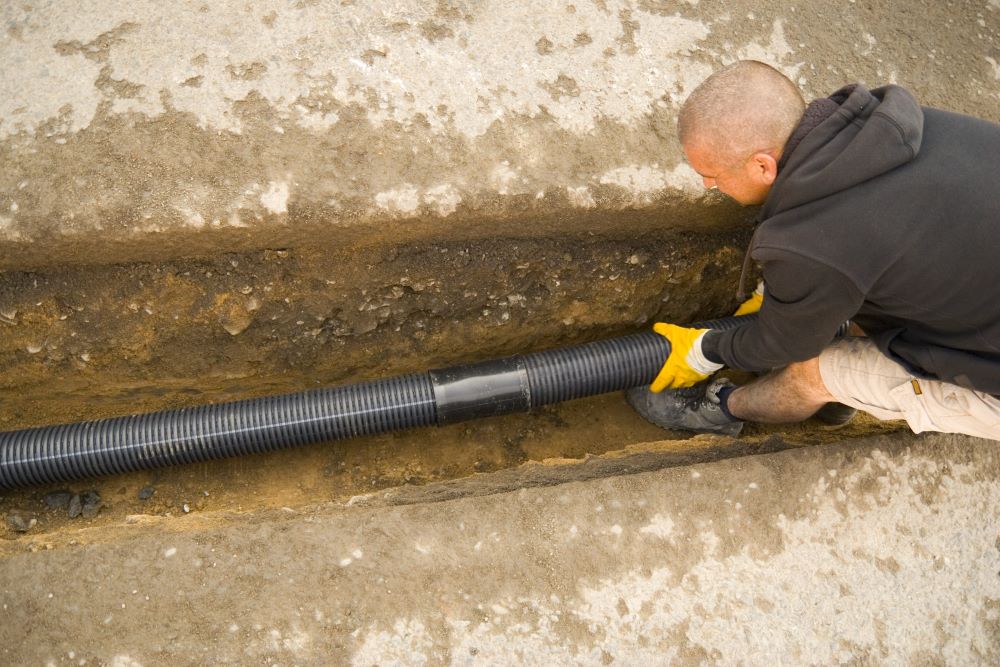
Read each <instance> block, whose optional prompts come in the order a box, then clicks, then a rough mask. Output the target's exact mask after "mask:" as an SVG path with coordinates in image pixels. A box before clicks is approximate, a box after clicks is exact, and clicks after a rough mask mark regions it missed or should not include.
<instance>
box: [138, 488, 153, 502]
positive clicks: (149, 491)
mask: <svg viewBox="0 0 1000 667" xmlns="http://www.w3.org/2000/svg"><path fill="white" fill-rule="evenodd" d="M154 493H156V489H154V488H153V487H151V486H144V487H142V488H141V489H139V500H149V499H150V498H152V497H153V494H154Z"/></svg>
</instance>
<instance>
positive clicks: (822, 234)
mask: <svg viewBox="0 0 1000 667" xmlns="http://www.w3.org/2000/svg"><path fill="white" fill-rule="evenodd" d="M678 131H679V135H680V140H681V144H682V146H683V148H684V152H685V155H686V156H687V158H688V161H689V162H690V164H691V166H692V167H693V168H694V169H695V170H696V171H697V172H698V173H699V174H701V176H702V178H703V180H704V184H705V187H708V188H718V189H719V190H720V191H721V192H723V193H725V194H727V195H729V196H730V197H732V198H733V199H735V200H736V201H738V202H739V203H741V204H744V205H761V208H760V212H759V213H758V215H757V217H756V220H755V224H756V229H755V232H754V235H753V239H752V241H751V243H750V248H749V250H748V253H747V262H746V263H745V266H744V276H743V277H742V278H741V281H740V282H741V291H742V283H743V282H744V280H745V274H746V269H747V266H748V265H749V264H750V260H751V259H752V260H755V261H757V262H758V263H759V265H760V268H761V272H762V274H763V277H764V280H763V285H762V286H761V288H759V290H758V293H757V294H756V295H755V296H754V297H752V298H751V299H750V300H748V301H747V302H746V303H745V304H744V305H743V306H741V310H740V311H738V312H739V313H740V314H744V313H746V312H752V311H753V310H755V309H758V308H759V316H758V318H757V319H756V320H755V321H753V322H751V323H748V324H746V325H744V326H741V327H738V328H735V329H729V330H714V329H713V330H706V329H692V328H685V327H681V326H677V325H673V324H667V323H659V324H657V325H656V326H655V327H654V330H655V331H657V332H658V333H660V334H661V335H663V336H665V337H666V338H668V339H669V340H670V343H671V354H670V357H669V358H668V359H667V361H666V363H665V364H664V366H663V368H662V370H661V371H660V373H659V374H658V376H657V377H656V379H655V380H654V382H653V384H652V386H651V387H650V388H649V389H646V388H645V387H642V388H639V389H636V390H632V391H631V392H629V400H630V402H631V403H632V405H633V406H634V407H635V408H636V409H637V410H638V411H639V412H640V413H641V414H642V415H643V416H644V417H646V418H647V419H649V420H650V421H653V422H654V423H657V424H659V425H660V426H663V427H666V428H686V429H690V430H695V431H707V432H719V433H729V434H736V433H738V432H739V430H740V428H741V426H742V423H743V422H744V421H756V422H770V423H780V422H793V421H801V420H803V419H806V418H808V417H811V416H812V415H814V414H815V413H817V411H819V410H821V409H823V408H824V406H826V405H827V404H835V403H840V404H843V405H846V406H849V407H850V408H856V409H859V410H863V411H865V412H868V413H870V414H872V415H874V416H875V417H877V418H879V419H904V420H906V421H907V422H908V423H909V425H910V427H911V428H912V429H913V431H915V432H917V433H919V432H922V431H942V432H948V433H965V434H968V435H974V436H979V437H984V438H990V439H1000V305H998V304H1000V261H997V258H996V256H995V255H996V252H997V248H1000V197H998V196H997V193H998V192H1000V170H998V169H997V167H996V164H997V156H998V155H1000V125H997V124H995V123H991V122H988V121H985V120H979V119H976V118H972V117H969V116H963V115H960V114H955V113H950V112H947V111H942V110H939V109H934V108H930V107H921V106H920V105H919V104H918V103H917V101H916V100H915V99H914V97H913V96H912V95H911V94H910V93H909V92H908V91H906V90H905V89H903V88H900V87H898V86H886V87H883V88H878V89H874V90H871V91H869V90H867V89H866V88H865V87H863V86H861V85H849V86H845V87H844V88H841V89H840V90H838V91H837V92H835V93H833V94H832V95H831V96H830V97H826V98H822V99H818V100H815V101H813V102H811V103H810V104H808V105H806V104H805V102H804V100H803V99H802V96H801V94H800V93H799V91H798V89H797V88H796V86H795V85H794V84H793V83H792V82H791V81H790V80H789V79H787V78H786V77H785V76H784V75H782V74H781V73H780V72H778V71H777V70H775V69H773V68H772V67H770V66H768V65H765V64H763V63H759V62H756V61H740V62H737V63H735V64H733V65H730V66H729V67H726V68H725V69H723V70H720V71H719V72H717V73H715V74H713V75H712V76H711V77H709V78H708V79H707V80H706V81H705V82H703V83H702V84H701V85H700V86H699V87H698V88H697V89H696V90H695V91H694V92H693V93H692V94H691V96H690V97H689V98H688V100H687V101H686V102H685V103H684V106H683V108H682V109H681V112H680V117H679V120H678ZM846 320H851V321H853V322H854V323H855V325H857V326H856V328H857V330H858V331H859V333H863V334H864V335H863V336H853V337H847V338H843V339H839V340H834V334H835V332H836V331H837V329H838V327H840V325H841V323H843V322H844V321H846ZM724 366H728V367H731V368H736V369H741V370H746V371H754V372H767V374H766V375H764V376H763V377H761V378H759V379H757V380H755V381H753V382H751V383H749V384H746V385H744V386H741V387H735V386H733V385H732V384H730V383H729V382H728V381H727V380H723V379H716V380H712V381H709V378H710V376H711V375H712V374H713V373H715V372H716V371H717V370H719V369H721V368H723V367H724ZM770 369H778V370H775V371H771V370H770ZM768 371H770V372H768ZM687 387H697V388H698V389H697V390H696V391H694V392H692V391H690V390H689V391H683V392H680V391H669V392H664V391H662V390H664V389H667V388H669V389H672V390H677V389H683V388H687Z"/></svg>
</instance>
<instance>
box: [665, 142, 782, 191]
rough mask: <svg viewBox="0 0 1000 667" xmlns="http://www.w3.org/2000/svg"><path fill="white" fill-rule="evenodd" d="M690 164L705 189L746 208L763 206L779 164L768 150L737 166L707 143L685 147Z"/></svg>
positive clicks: (694, 143)
mask: <svg viewBox="0 0 1000 667" xmlns="http://www.w3.org/2000/svg"><path fill="white" fill-rule="evenodd" d="M684 153H685V155H687V159H688V162H689V163H690V164H691V166H692V167H693V168H694V170H695V171H696V172H698V174H699V175H700V176H701V178H702V182H703V183H704V184H705V187H706V188H708V189H710V190H712V189H718V190H719V192H722V193H723V194H726V195H729V196H730V197H732V198H733V199H734V200H736V201H737V202H739V203H740V204H743V205H744V206H756V205H758V204H763V203H764V200H765V199H767V194H768V193H769V192H770V191H771V184H772V183H774V178H775V177H776V176H777V173H778V171H777V162H776V160H775V159H774V157H773V156H771V155H770V154H769V153H768V152H767V151H762V152H759V153H755V154H753V155H751V156H749V157H747V158H746V159H745V160H742V161H738V162H736V163H735V164H734V163H732V162H730V163H726V162H724V161H721V160H719V159H718V158H717V157H716V156H715V155H714V153H713V151H711V150H709V149H708V147H706V146H705V145H704V144H700V143H697V142H690V143H689V144H688V145H685V146H684Z"/></svg>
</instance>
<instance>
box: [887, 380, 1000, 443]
mask: <svg viewBox="0 0 1000 667" xmlns="http://www.w3.org/2000/svg"><path fill="white" fill-rule="evenodd" d="M889 394H890V396H892V398H893V399H894V400H895V401H896V404H897V405H899V409H900V411H901V412H902V413H903V418H904V419H905V420H906V422H907V423H908V424H909V425H910V428H911V429H913V432H914V433H923V432H924V431H937V432H940V433H964V434H966V435H972V436H977V437H981V438H991V439H1000V401H996V400H995V399H993V400H991V399H986V398H984V397H983V396H981V395H980V394H979V393H978V392H974V391H972V390H970V389H963V388H962V387H957V386H955V385H952V384H947V383H943V382H936V381H920V380H913V381H911V382H906V383H904V384H901V385H899V386H898V387H896V388H894V389H892V390H891V391H890V392H889Z"/></svg>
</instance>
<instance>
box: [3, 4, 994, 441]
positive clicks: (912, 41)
mask: <svg viewBox="0 0 1000 667" xmlns="http://www.w3.org/2000/svg"><path fill="white" fill-rule="evenodd" d="M0 15H2V17H3V19H4V30H5V31H6V39H5V40H3V42H2V43H0V67H2V68H3V76H2V77H0V268H2V273H0V401H2V403H3V405H4V409H3V411H0V428H3V429H10V428H19V427H25V426H31V425H38V424H44V423H53V422H59V421H69V420H79V419H89V418H96V417H102V416H109V415H114V414H122V413H128V412H133V411H138V410H149V409H157V408H163V407H174V406H180V405H191V404H197V403H203V402H207V401H216V400H226V399H235V398H241V397H247V396H256V395H262V394H267V393H276V392H282V391H293V390H297V389H302V388H306V387H309V386H313V385H316V384H329V383H335V382H340V381H348V380H354V379H360V378H367V377H375V376H380V375H385V374H394V373H401V372H407V371H412V370H417V369H422V368H426V367H429V366H435V365H444V364H450V363H456V362H460V361H465V360H474V359H481V358H487V357H491V356H498V355H503V354H509V353H514V352H519V351H529V350H536V349H542V348H545V347H549V346H552V345H556V344H564V343H571V342H579V341H583V340H592V339H596V338H601V337H606V336H611V335H618V334H621V333H624V332H627V331H630V330H634V329H636V328H638V327H642V326H645V325H647V324H648V323H649V322H651V321H653V320H654V319H670V320H675V321H686V320H692V319H697V318H701V317H710V316H716V315H719V314H723V313H726V312H728V311H729V309H731V308H732V307H733V305H734V298H733V290H734V286H735V283H736V274H737V273H738V267H739V264H740V260H741V257H742V252H743V247H744V245H745V243H746V241H747V238H748V231H749V230H748V225H747V224H746V222H747V221H748V220H749V219H750V217H751V216H752V211H747V210H743V209H739V208H738V207H736V206H734V205H732V204H731V203H727V202H726V201H725V200H724V198H722V197H720V196H718V195H713V194H711V193H705V192H704V191H703V190H702V188H701V185H700V181H699V179H698V177H697V175H696V174H695V173H694V172H693V171H692V170H691V169H690V168H689V167H688V166H687V165H686V164H685V163H684V161H683V159H682V155H681V152H680V148H679V146H678V144H677V142H676V138H675V132H674V123H675V116H676V111H677V109H678V107H679V104H680V103H681V102H682V101H683V99H684V98H685V96H686V95H687V94H688V93H689V92H690V91H691V90H692V89H693V87H694V86H695V85H697V83H698V82H699V81H701V80H702V79H703V78H704V77H705V76H707V75H708V74H709V73H710V72H711V71H712V70H713V69H714V68H716V67H718V66H720V65H722V64H725V63H728V62H731V61H732V60H734V59H737V58H748V57H749V58H758V59H762V60H765V61H767V62H769V63H771V64H773V65H775V66H777V67H779V68H780V69H781V70H783V71H784V72H785V73H787V74H788V75H789V76H790V77H792V78H793V79H794V80H795V81H797V82H798V83H799V84H800V85H801V86H802V88H803V90H804V91H805V94H806V96H807V97H814V96H819V95H823V94H826V93H828V92H830V91H832V90H834V89H836V88H837V87H839V86H840V85H842V84H844V83H848V82H852V81H863V82H866V83H868V84H870V85H879V84H883V83H887V82H895V83H900V84H903V85H906V86H908V87H910V88H911V89H912V90H913V91H914V92H915V93H916V95H917V96H918V97H919V98H920V99H921V100H922V101H923V102H924V103H926V104H931V105H936V106H942V107H945V108H949V109H952V110H956V111H961V112H968V113H973V114H976V115H979V116H982V117H985V118H990V119H992V120H1000V111H998V109H1000V105H998V103H997V102H998V99H1000V81H998V79H1000V64H998V62H1000V42H998V41H997V34H998V29H1000V6H998V3H997V1H996V0H983V1H981V2H961V3H947V2H936V1H935V2H923V3H920V2H915V3H893V2H858V3H853V2H852V3H843V4H841V3H826V2H819V1H818V0H809V1H804V2H760V3H753V5H752V6H751V5H744V4H743V3H732V2H713V1H712V0H701V1H700V2H699V1H697V0H688V1H684V2H661V1H651V0H649V1H646V0H643V1H638V2H629V1H615V0H595V1H593V2H572V3H571V2H558V3H551V2H536V1H531V2H523V3H501V2H457V1H456V2H451V1H444V0H441V1H439V2H437V3H436V4H435V3H427V2H409V1H406V2H403V1H390V0H384V1H383V0H379V1H375V2H366V3H352V2H343V3H335V4H332V3H317V2H308V1H302V2H290V3H286V2H257V3H253V4H251V5H243V4H241V3H234V2H222V3H200V2H191V3H180V4H176V3H166V4H164V3H156V2H152V1H150V2H135V3H128V4H121V3H111V2H107V1H106V0H89V1H85V2H82V3H74V4H73V5H72V6H70V5H54V6H53V5H46V6H35V5H30V4H28V3H6V4H5V5H4V7H3V8H2V9H0Z"/></svg>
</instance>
